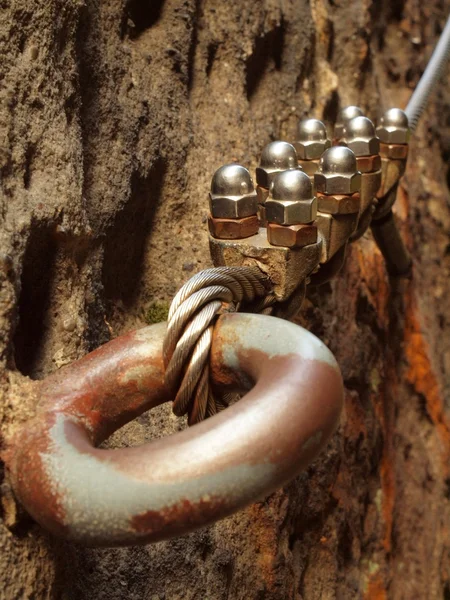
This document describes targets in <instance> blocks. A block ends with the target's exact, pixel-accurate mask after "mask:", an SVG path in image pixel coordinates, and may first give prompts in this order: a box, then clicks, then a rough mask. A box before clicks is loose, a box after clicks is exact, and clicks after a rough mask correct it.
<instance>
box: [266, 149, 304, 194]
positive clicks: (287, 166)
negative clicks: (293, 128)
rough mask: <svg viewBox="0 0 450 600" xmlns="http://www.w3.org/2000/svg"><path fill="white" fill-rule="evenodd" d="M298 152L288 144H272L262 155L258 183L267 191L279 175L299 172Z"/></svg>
mask: <svg viewBox="0 0 450 600" xmlns="http://www.w3.org/2000/svg"><path fill="white" fill-rule="evenodd" d="M299 169H300V167H299V166H298V158H297V152H296V151H295V148H294V146H293V145H292V144H288V142H281V141H277V142H271V143H270V144H267V146H265V148H264V149H263V151H262V153H261V159H260V163H259V167H257V168H256V183H257V184H258V185H259V186H261V187H263V188H266V189H269V188H270V184H271V183H272V181H273V180H274V178H275V176H276V175H278V173H282V172H283V171H290V170H299Z"/></svg>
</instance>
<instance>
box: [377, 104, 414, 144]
mask: <svg viewBox="0 0 450 600" xmlns="http://www.w3.org/2000/svg"><path fill="white" fill-rule="evenodd" d="M377 135H378V137H379V138H380V141H381V142H383V143H384V144H407V143H408V142H409V138H410V131H409V124H408V117H407V116H406V114H405V113H404V112H403V111H402V110H400V109H399V108H390V109H389V110H388V111H386V112H385V113H384V115H383V116H382V117H381V119H380V124H379V125H378V127H377Z"/></svg>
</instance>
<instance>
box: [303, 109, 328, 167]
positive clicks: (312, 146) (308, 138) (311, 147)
mask: <svg viewBox="0 0 450 600" xmlns="http://www.w3.org/2000/svg"><path fill="white" fill-rule="evenodd" d="M330 146H331V141H330V140H329V139H328V134H327V129H326V127H325V125H324V123H322V121H319V120H318V119H303V120H302V121H300V122H299V124H298V128H297V140H296V141H295V142H294V147H295V149H296V150H297V156H298V158H299V161H300V159H302V160H314V159H316V158H320V157H321V156H322V154H323V153H324V152H325V150H326V149H327V148H329V147H330Z"/></svg>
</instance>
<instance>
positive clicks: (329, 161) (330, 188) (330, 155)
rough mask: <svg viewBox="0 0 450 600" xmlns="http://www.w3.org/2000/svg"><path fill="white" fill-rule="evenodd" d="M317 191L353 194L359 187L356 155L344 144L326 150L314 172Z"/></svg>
mask: <svg viewBox="0 0 450 600" xmlns="http://www.w3.org/2000/svg"><path fill="white" fill-rule="evenodd" d="M314 186H315V188H316V191H317V192H322V193H324V194H330V195H335V194H354V193H355V192H358V191H359V190H360V188H361V173H360V172H359V171H358V170H357V166H356V156H355V155H354V153H353V152H352V150H350V148H346V147H345V146H333V147H332V148H329V149H328V150H326V151H325V152H324V153H323V155H322V158H321V159H320V162H319V168H318V170H317V172H316V173H315V174H314Z"/></svg>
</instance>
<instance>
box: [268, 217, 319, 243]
mask: <svg viewBox="0 0 450 600" xmlns="http://www.w3.org/2000/svg"><path fill="white" fill-rule="evenodd" d="M267 240H268V242H269V243H270V244H272V246H285V247H286V248H303V247H304V246H309V244H315V243H316V242H317V227H316V226H315V225H302V224H299V225H277V224H276V223H268V225H267Z"/></svg>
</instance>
